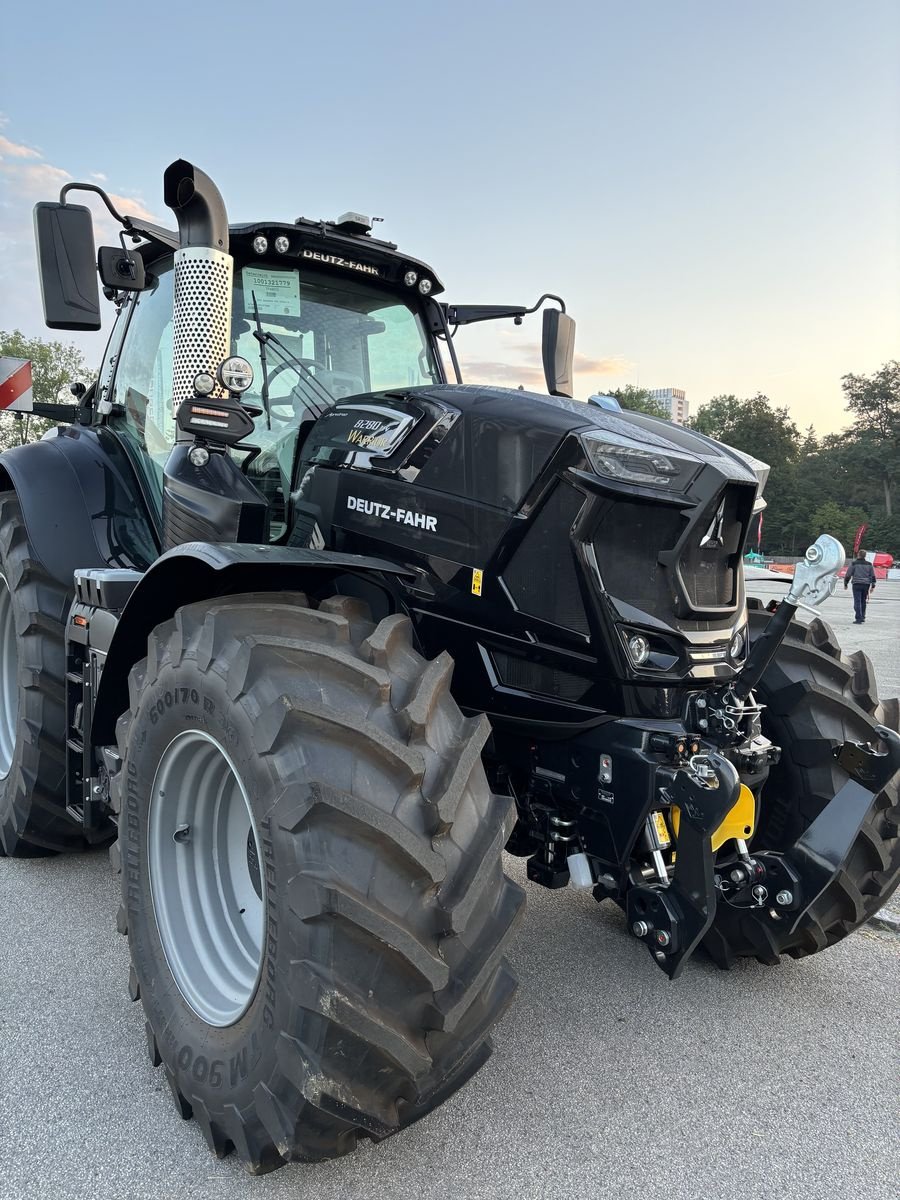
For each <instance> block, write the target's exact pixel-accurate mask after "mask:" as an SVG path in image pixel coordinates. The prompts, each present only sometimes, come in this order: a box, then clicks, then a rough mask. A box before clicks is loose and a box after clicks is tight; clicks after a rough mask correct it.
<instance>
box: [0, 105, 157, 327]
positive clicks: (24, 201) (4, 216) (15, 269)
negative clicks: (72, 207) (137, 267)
mask: <svg viewBox="0 0 900 1200" xmlns="http://www.w3.org/2000/svg"><path fill="white" fill-rule="evenodd" d="M0 130H4V131H5V132H4V133H0V283H2V284H3V286H2V287H0V328H3V329H11V328H21V329H23V330H24V331H26V332H27V333H29V334H31V333H38V334H43V332H44V330H43V319H42V316H41V312H40V306H39V302H38V297H39V292H38V278H37V271H36V266H35V255H34V231H33V226H32V215H31V214H32V209H33V208H34V205H35V204H36V203H37V201H39V200H56V199H57V198H58V196H59V192H60V188H62V186H63V185H64V184H66V183H70V182H72V181H73V180H75V179H79V178H80V179H91V180H92V181H95V182H100V183H104V184H105V182H106V176H105V175H103V174H102V173H101V172H99V171H94V172H91V171H88V170H85V169H84V168H83V167H81V166H80V164H75V165H76V166H79V167H80V169H79V170H77V171H76V172H72V171H71V170H69V169H68V167H64V166H58V165H57V164H55V163H52V162H48V161H47V158H46V157H45V155H44V154H43V152H42V151H41V150H39V149H38V148H37V147H35V146H31V145H29V144H28V143H27V142H22V141H18V140H14V139H13V138H11V137H8V136H7V133H8V132H9V120H8V118H6V117H5V116H4V115H3V114H2V113H0ZM108 195H109V198H110V201H111V203H112V205H113V207H114V208H115V209H116V210H117V211H118V212H120V213H123V214H128V215H131V216H135V217H141V218H142V219H143V220H146V221H156V220H157V218H156V217H155V216H154V215H153V213H152V212H151V211H150V210H149V209H148V208H147V206H146V204H145V203H144V201H143V200H142V199H141V198H140V197H138V196H132V195H128V194H126V193H118V192H108ZM70 199H71V200H72V202H73V203H76V204H86V205H88V207H89V208H90V209H91V210H92V212H93V214H94V233H95V239H96V241H97V242H98V243H100V242H115V241H117V240H118V236H119V231H120V229H121V226H120V225H119V224H118V222H116V221H114V220H113V218H112V217H111V216H110V214H109V212H108V211H107V209H106V206H105V205H104V204H103V202H102V200H100V198H99V196H95V195H91V194H90V193H84V192H82V193H76V194H75V195H70Z"/></svg>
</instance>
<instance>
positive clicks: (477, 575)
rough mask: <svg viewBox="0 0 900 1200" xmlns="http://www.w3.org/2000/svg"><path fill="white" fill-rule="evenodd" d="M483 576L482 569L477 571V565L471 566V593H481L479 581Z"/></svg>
mask: <svg viewBox="0 0 900 1200" xmlns="http://www.w3.org/2000/svg"><path fill="white" fill-rule="evenodd" d="M483 578H484V571H479V570H478V568H477V567H473V568H472V595H473V596H480V595H481V581H482V579H483Z"/></svg>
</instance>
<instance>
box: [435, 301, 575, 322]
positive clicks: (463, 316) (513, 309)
mask: <svg viewBox="0 0 900 1200" xmlns="http://www.w3.org/2000/svg"><path fill="white" fill-rule="evenodd" d="M546 300H554V301H555V302H556V303H557V304H558V305H559V309H560V312H565V311H566V302H565V301H564V300H563V298H562V297H561V296H556V295H554V293H553V292H544V294H543V296H541V297H540V299H539V300H538V301H537V302H536V303H535V304H532V306H531V308H526V307H525V305H524V304H510V305H504V304H459V305H457V304H442V305H441V307H442V308H443V310H444V313H445V315H446V318H447V321H448V323H449V324H450V325H452V326H453V327H454V329H455V328H456V327H457V326H459V325H474V324H476V322H478V321H503V320H505V319H506V318H507V317H512V319H513V320H514V321H515V323H516V324H517V325H521V324H522V318H523V317H527V316H529V315H530V314H531V313H535V312H537V310H538V309H539V308H540V307H541V306H542V305H543V304H544V302H545V301H546Z"/></svg>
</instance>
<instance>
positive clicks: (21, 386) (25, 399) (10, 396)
mask: <svg viewBox="0 0 900 1200" xmlns="http://www.w3.org/2000/svg"><path fill="white" fill-rule="evenodd" d="M17 401H18V404H17V403H16V402H17ZM30 401H31V362H30V360H29V359H25V360H22V359H18V358H4V359H3V360H2V363H0V409H5V408H10V407H12V406H13V405H16V407H18V408H25V409H26V410H27V409H30V408H31V403H30Z"/></svg>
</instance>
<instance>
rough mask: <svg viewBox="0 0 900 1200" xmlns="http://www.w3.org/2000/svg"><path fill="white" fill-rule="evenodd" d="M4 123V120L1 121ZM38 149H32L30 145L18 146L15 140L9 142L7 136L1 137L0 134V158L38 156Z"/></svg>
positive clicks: (39, 155)
mask: <svg viewBox="0 0 900 1200" xmlns="http://www.w3.org/2000/svg"><path fill="white" fill-rule="evenodd" d="M3 123H4V125H5V124H6V122H5V121H4V122H3ZM40 157H41V152H40V150H34V149H32V147H31V146H20V145H19V144H18V143H17V142H11V141H10V140H9V138H6V137H3V136H2V134H0V159H3V158H40Z"/></svg>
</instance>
